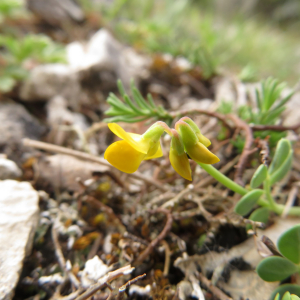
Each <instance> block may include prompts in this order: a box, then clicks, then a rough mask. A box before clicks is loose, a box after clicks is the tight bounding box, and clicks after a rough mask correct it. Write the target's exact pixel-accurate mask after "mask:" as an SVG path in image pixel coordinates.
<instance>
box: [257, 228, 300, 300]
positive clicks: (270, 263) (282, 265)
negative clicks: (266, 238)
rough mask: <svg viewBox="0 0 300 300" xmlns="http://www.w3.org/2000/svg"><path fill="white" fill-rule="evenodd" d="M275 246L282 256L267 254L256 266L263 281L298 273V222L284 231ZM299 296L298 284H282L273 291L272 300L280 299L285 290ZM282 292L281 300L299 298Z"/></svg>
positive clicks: (299, 229)
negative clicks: (281, 296)
mask: <svg viewBox="0 0 300 300" xmlns="http://www.w3.org/2000/svg"><path fill="white" fill-rule="evenodd" d="M277 247H278V250H279V252H280V254H281V255H282V256H269V257H267V258H264V259H263V260H262V261H261V262H260V263H259V264H258V266H257V268H256V271H257V273H258V275H259V276H260V277H261V278H262V279H263V280H265V281H270V282H272V281H282V280H284V279H286V278H288V277H290V276H291V275H293V274H295V273H298V274H300V224H298V225H295V226H293V227H292V228H290V229H288V230H287V231H285V232H284V233H283V234H282V235H281V236H280V237H279V239H278V241H277ZM287 291H288V292H289V293H293V294H296V295H298V296H300V286H299V285H294V284H284V285H281V286H279V287H278V288H277V289H276V290H275V291H274V293H273V297H272V299H273V298H274V295H276V294H277V293H278V295H276V297H275V299H274V300H278V299H280V294H284V293H286V292H287ZM289 293H288V294H284V296H283V298H282V300H285V299H299V298H298V297H297V298H295V297H294V295H292V296H290V295H289Z"/></svg>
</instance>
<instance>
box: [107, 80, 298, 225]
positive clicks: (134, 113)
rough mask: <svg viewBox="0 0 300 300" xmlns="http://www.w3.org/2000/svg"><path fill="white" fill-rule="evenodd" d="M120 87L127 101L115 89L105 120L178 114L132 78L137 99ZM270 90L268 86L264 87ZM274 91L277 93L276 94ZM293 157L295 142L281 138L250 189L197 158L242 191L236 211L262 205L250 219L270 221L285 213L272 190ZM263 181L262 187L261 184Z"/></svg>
mask: <svg viewBox="0 0 300 300" xmlns="http://www.w3.org/2000/svg"><path fill="white" fill-rule="evenodd" d="M276 86H277V83H276V84H273V87H274V89H275V90H276V91H277V92H276V93H277V94H279V90H278V88H276ZM118 88H119V92H120V94H121V96H122V97H123V99H124V101H122V100H120V99H119V98H118V97H117V96H116V95H115V94H113V93H111V94H110V95H109V97H108V99H107V102H108V103H109V104H110V105H111V107H110V108H109V109H108V110H107V111H106V112H105V113H106V114H107V115H109V116H111V118H107V119H104V121H105V122H110V123H112V122H127V123H135V122H140V121H144V120H148V119H153V120H165V121H166V123H171V121H172V120H173V118H174V117H172V116H171V115H170V114H169V113H168V112H167V111H166V110H165V109H164V108H163V107H162V106H157V105H156V104H155V103H154V101H153V99H152V97H151V95H150V94H148V97H147V99H148V100H145V99H144V98H143V97H142V95H141V93H140V92H139V91H138V89H137V88H136V87H135V85H134V83H133V82H131V93H132V95H133V99H131V98H130V97H129V96H128V95H127V94H126V92H125V89H124V87H123V85H122V83H121V81H118ZM267 91H268V94H269V96H268V97H267V96H264V99H269V100H268V101H267V103H268V104H266V100H264V101H263V102H261V101H260V100H259V101H260V103H264V104H261V105H264V107H265V108H266V109H268V108H270V107H272V105H273V104H274V102H275V101H276V99H277V96H276V97H275V96H274V95H273V94H272V92H271V90H269V89H268V90H267ZM264 94H266V90H265V91H264ZM272 95H273V96H272ZM289 98H290V96H287V97H286V98H284V99H283V100H282V101H281V102H280V103H279V104H278V105H279V106H280V107H282V106H283V105H284V103H286V102H287V100H288V99H289ZM292 161H293V150H292V146H291V143H290V142H289V141H288V140H287V139H281V140H280V141H279V142H278V144H277V147H276V151H275V155H274V158H273V160H272V163H271V165H270V167H269V168H268V167H267V166H265V165H261V166H259V167H258V169H257V170H256V172H255V173H254V175H253V177H252V179H251V182H250V189H245V188H244V187H242V186H241V185H239V184H237V183H235V182H234V181H232V180H231V179H230V178H228V177H227V176H225V175H224V174H222V173H221V172H219V171H218V170H217V169H216V168H214V167H213V166H212V165H209V164H205V163H201V162H197V163H198V164H199V165H200V166H201V168H202V169H204V170H205V171H206V172H207V173H208V174H210V175H211V176H212V177H213V178H215V179H216V180H217V181H219V182H220V183H222V184H223V185H224V186H226V187H227V188H229V189H231V190H232V191H234V192H236V193H238V194H240V195H242V198H241V199H240V200H239V202H238V203H237V205H236V206H235V212H236V213H238V214H240V215H242V216H245V215H247V214H249V213H251V211H253V209H255V207H256V206H257V205H258V206H259V208H258V209H255V210H254V211H253V212H252V214H251V215H250V217H249V218H250V219H251V220H253V221H259V222H264V223H266V222H267V220H268V215H269V212H270V211H273V212H275V213H276V214H278V215H281V214H282V213H283V211H284V205H282V204H278V203H276V202H275V200H274V198H273V196H272V194H271V191H272V187H273V185H274V184H275V183H276V182H278V181H280V180H282V179H283V178H284V177H285V176H286V175H287V174H288V172H289V170H290V169H291V166H292ZM261 185H263V187H262V188H259V187H260V186H261ZM288 214H289V215H295V216H300V207H291V208H290V209H289V212H288Z"/></svg>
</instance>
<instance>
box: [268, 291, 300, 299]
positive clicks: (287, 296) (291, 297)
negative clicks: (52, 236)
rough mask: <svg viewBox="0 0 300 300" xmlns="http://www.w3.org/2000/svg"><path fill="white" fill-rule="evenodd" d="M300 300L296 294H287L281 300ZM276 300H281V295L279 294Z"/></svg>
mask: <svg viewBox="0 0 300 300" xmlns="http://www.w3.org/2000/svg"><path fill="white" fill-rule="evenodd" d="M298 299H300V298H299V297H298V296H297V295H295V294H290V292H285V293H284V295H283V297H282V298H281V300H298ZM274 300H280V294H279V292H278V293H277V294H276V296H275V298H274Z"/></svg>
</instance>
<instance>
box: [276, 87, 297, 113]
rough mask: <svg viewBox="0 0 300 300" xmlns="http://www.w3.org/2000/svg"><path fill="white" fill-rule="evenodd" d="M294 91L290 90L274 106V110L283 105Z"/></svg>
mask: <svg viewBox="0 0 300 300" xmlns="http://www.w3.org/2000/svg"><path fill="white" fill-rule="evenodd" d="M294 93H295V92H294V91H291V92H290V93H289V94H288V95H287V96H286V97H284V98H283V99H282V100H281V101H280V102H279V103H278V104H277V105H276V106H275V107H274V110H275V109H277V108H279V107H282V106H283V105H285V104H286V103H287V102H288V101H289V100H290V99H291V97H292V96H293V95H294Z"/></svg>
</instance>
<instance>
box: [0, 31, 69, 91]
mask: <svg viewBox="0 0 300 300" xmlns="http://www.w3.org/2000/svg"><path fill="white" fill-rule="evenodd" d="M0 47H3V50H2V51H0V59H1V64H2V65H3V66H2V68H1V71H0V91H2V92H8V91H10V90H11V89H12V88H13V86H14V85H15V83H16V81H17V80H22V79H24V78H26V76H27V74H28V72H27V70H26V68H25V66H24V63H25V62H26V61H28V60H31V62H33V63H34V64H36V63H56V62H64V61H65V50H64V48H63V47H62V46H60V45H58V44H57V43H55V42H53V41H52V40H51V39H50V38H48V37H47V36H44V35H35V34H29V35H26V36H25V37H23V38H21V39H20V38H17V37H15V36H11V35H4V34H3V35H0Z"/></svg>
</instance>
